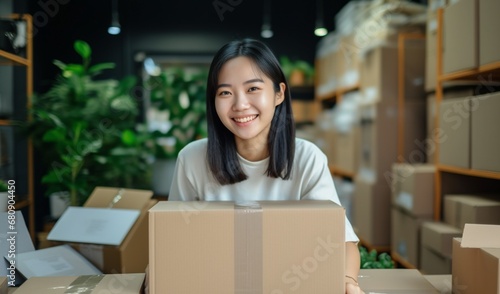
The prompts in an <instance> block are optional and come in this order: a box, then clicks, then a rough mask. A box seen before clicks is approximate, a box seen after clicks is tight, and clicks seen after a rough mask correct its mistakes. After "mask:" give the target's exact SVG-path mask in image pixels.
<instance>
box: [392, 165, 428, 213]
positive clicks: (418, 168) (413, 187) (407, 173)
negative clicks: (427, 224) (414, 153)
mask: <svg viewBox="0 0 500 294" xmlns="http://www.w3.org/2000/svg"><path fill="white" fill-rule="evenodd" d="M435 171H436V168H435V166H434V165H430V164H408V163H395V164H394V165H393V166H392V173H393V176H394V178H393V186H392V203H393V204H395V205H397V206H399V207H401V208H403V209H405V210H407V211H408V212H410V213H411V214H412V215H416V216H418V215H425V216H428V215H431V214H432V213H433V212H434V175H435Z"/></svg>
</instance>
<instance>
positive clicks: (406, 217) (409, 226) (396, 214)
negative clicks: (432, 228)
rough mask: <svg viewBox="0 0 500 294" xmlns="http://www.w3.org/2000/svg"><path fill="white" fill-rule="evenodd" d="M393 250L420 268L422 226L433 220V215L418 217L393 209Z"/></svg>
mask: <svg viewBox="0 0 500 294" xmlns="http://www.w3.org/2000/svg"><path fill="white" fill-rule="evenodd" d="M391 213H392V219H391V250H392V251H394V252H396V253H398V255H399V256H400V257H401V258H403V259H404V260H406V261H407V262H409V263H410V264H412V265H414V266H415V267H418V266H419V251H420V224H421V223H422V222H423V221H428V220H430V219H431V218H432V216H431V215H427V216H420V217H416V216H413V215H411V214H409V213H407V212H405V211H403V210H401V209H400V208H399V207H393V208H392V212H391Z"/></svg>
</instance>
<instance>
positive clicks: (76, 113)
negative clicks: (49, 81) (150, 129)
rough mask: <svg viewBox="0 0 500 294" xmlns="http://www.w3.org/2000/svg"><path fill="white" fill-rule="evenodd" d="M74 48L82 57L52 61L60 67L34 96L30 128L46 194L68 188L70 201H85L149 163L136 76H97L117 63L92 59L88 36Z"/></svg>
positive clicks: (127, 180) (120, 183) (125, 183)
mask: <svg viewBox="0 0 500 294" xmlns="http://www.w3.org/2000/svg"><path fill="white" fill-rule="evenodd" d="M74 49H75V51H76V52H77V53H78V55H80V57H81V58H82V63H81V64H66V63H63V62H61V61H59V60H55V61H54V64H55V65H56V66H57V67H59V68H60V70H61V73H60V75H59V76H58V77H57V79H56V80H55V82H54V84H53V85H52V87H51V88H50V90H49V91H47V92H46V93H45V94H43V95H35V96H34V98H33V105H32V107H31V117H32V119H31V120H30V121H29V122H28V124H27V128H26V130H27V132H28V135H29V136H30V137H31V138H32V140H33V142H34V144H35V146H37V147H38V148H40V149H41V150H43V152H44V156H43V158H42V159H43V160H44V164H45V166H46V167H47V173H46V174H45V175H44V176H43V178H42V183H44V184H46V187H47V191H46V192H47V194H51V193H54V192H61V191H63V192H64V191H67V192H68V193H69V198H70V201H69V203H70V205H81V204H83V203H84V202H85V200H86V199H87V197H88V196H89V195H90V193H91V191H92V190H93V189H94V188H95V187H96V186H98V185H105V186H120V187H130V186H131V185H133V180H132V178H134V177H140V176H143V175H145V174H147V173H146V171H147V170H148V165H147V161H146V160H145V157H146V156H147V154H145V153H144V152H145V149H144V148H142V143H143V142H142V141H141V140H140V138H141V136H138V134H139V133H138V131H137V130H136V117H137V105H136V101H135V99H134V97H132V96H131V95H130V93H131V89H132V87H134V86H135V85H136V79H135V78H133V77H126V78H123V79H122V80H114V79H105V80H98V79H97V78H96V76H97V75H98V74H100V73H101V72H102V71H104V70H108V69H112V68H114V64H112V63H99V64H95V65H92V64H91V54H92V50H91V48H90V46H89V45H88V44H87V43H86V42H84V41H81V40H78V41H76V42H75V43H74Z"/></svg>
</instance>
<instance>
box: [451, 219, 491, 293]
mask: <svg viewBox="0 0 500 294" xmlns="http://www.w3.org/2000/svg"><path fill="white" fill-rule="evenodd" d="M452 276H453V289H452V290H453V293H462V294H469V293H470V294H477V293H481V294H492V293H493V294H500V285H499V284H500V225H479V224H465V227H464V232H463V235H462V238H454V239H453V259H452Z"/></svg>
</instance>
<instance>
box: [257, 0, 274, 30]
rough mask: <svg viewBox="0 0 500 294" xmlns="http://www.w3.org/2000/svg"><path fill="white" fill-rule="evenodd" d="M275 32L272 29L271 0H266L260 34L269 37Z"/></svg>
mask: <svg viewBox="0 0 500 294" xmlns="http://www.w3.org/2000/svg"><path fill="white" fill-rule="evenodd" d="M273 34H274V33H273V30H272V29H271V0H264V16H263V22H262V29H261V31H260V35H261V36H262V38H266V39H269V38H271V37H272V36H273Z"/></svg>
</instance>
